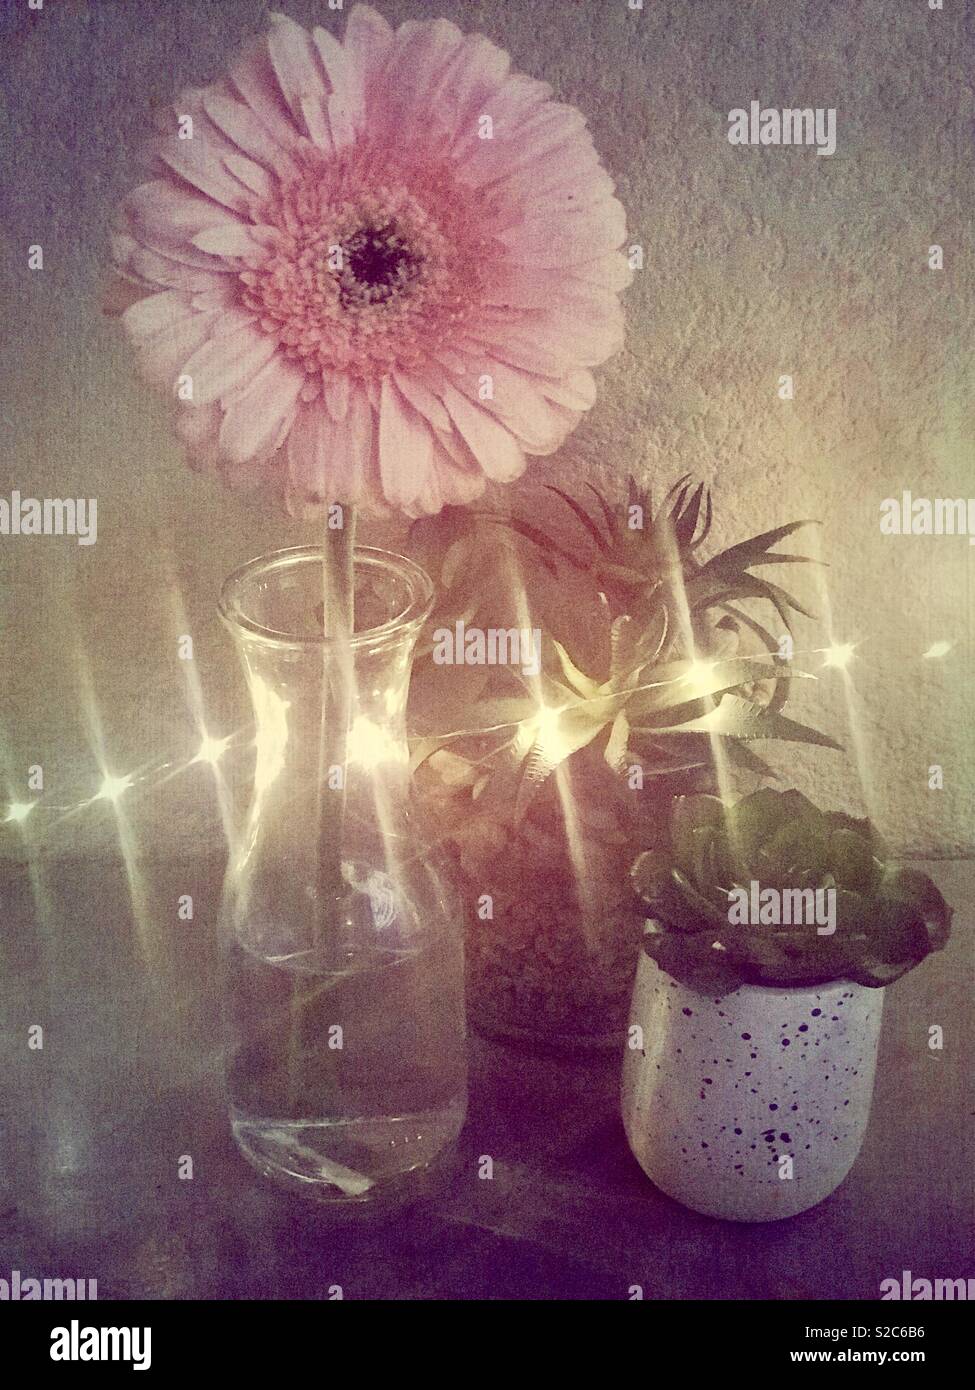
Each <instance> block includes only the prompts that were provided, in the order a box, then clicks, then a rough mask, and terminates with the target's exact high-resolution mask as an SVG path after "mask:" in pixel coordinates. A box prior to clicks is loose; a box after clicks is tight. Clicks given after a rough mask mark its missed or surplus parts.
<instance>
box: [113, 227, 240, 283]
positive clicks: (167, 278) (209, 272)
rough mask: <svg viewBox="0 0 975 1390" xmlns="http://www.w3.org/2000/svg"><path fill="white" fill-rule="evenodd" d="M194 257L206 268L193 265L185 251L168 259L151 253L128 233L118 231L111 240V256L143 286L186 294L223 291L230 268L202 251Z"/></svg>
mask: <svg viewBox="0 0 975 1390" xmlns="http://www.w3.org/2000/svg"><path fill="white" fill-rule="evenodd" d="M193 255H194V256H195V257H196V259H197V260H198V261H201V262H203V261H205V262H207V268H206V269H203V268H202V267H200V266H197V265H194V264H192V263H191V262H190V261H189V257H188V256H187V255H186V253H185V252H184V251H182V250H180V251H174V252H173V253H172V254H171V255H165V256H164V255H161V254H160V253H159V252H158V251H151V250H150V249H149V248H148V247H147V246H143V245H141V243H140V242H138V241H136V239H135V237H133V236H130V235H129V233H128V232H118V233H116V234H115V235H113V237H112V257H113V259H114V261H115V265H116V267H117V268H118V269H119V270H120V271H121V272H122V273H123V274H125V275H128V276H131V277H133V278H134V279H136V280H139V281H141V283H142V284H144V285H147V286H152V287H154V288H155V287H158V288H159V289H167V290H184V291H186V292H187V293H189V292H195V293H201V292H204V291H217V290H220V289H222V288H223V287H224V285H225V280H224V272H225V271H226V270H228V269H229V267H227V266H223V265H219V264H216V263H215V262H214V261H213V259H212V258H211V257H209V256H204V254H203V252H202V251H200V252H193Z"/></svg>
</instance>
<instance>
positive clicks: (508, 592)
mask: <svg viewBox="0 0 975 1390" xmlns="http://www.w3.org/2000/svg"><path fill="white" fill-rule="evenodd" d="M548 491H549V492H550V493H553V494H555V495H556V496H557V497H558V498H559V499H560V501H561V503H562V504H563V505H564V507H565V525H563V526H558V525H557V523H556V525H554V526H552V527H550V529H548V530H547V529H545V527H544V525H543V524H540V523H538V522H537V520H536V519H532V520H529V519H528V517H527V516H525V515H524V514H523V513H522V512H519V513H516V514H515V515H509V514H503V513H490V512H482V513H477V514H472V513H470V512H469V511H467V510H465V509H447V510H446V511H445V512H444V513H442V514H441V515H440V516H438V517H436V518H434V519H432V520H428V519H425V520H423V521H421V522H418V523H417V524H416V526H415V527H414V530H413V533H412V548H413V550H414V552H415V553H416V554H417V558H418V559H419V560H420V562H421V563H422V564H423V565H424V566H425V568H427V569H428V570H429V572H430V573H431V574H432V575H433V577H434V579H435V580H436V581H437V584H438V590H439V595H440V600H439V603H438V608H437V611H436V613H435V615H434V617H433V619H432V620H431V624H430V627H429V629H428V635H429V633H430V632H432V631H434V630H436V629H437V628H438V627H448V628H449V627H451V626H452V625H453V624H454V623H456V622H464V623H466V624H468V625H481V626H483V627H514V626H525V625H527V624H531V625H532V626H537V627H539V628H540V629H541V632H542V656H543V661H542V670H541V672H540V673H539V675H538V676H537V677H534V678H532V679H530V680H529V679H525V678H524V677H523V676H522V675H521V673H520V672H519V671H518V670H517V668H514V667H503V668H502V667H496V668H492V669H488V668H484V667H457V668H452V669H446V668H444V667H436V666H434V665H433V663H432V662H431V660H430V659H429V654H430V651H431V646H432V644H431V643H430V641H429V640H427V642H426V643H425V644H424V643H422V642H421V645H420V649H419V652H418V658H417V662H416V665H415V667H414V678H413V687H412V691H411V707H412V711H413V715H414V730H415V732H416V733H417V734H419V735H421V736H422V737H421V738H420V739H419V741H418V743H417V745H416V750H417V757H416V761H417V763H419V762H421V761H423V760H424V759H425V758H426V757H428V756H430V755H431V754H432V753H433V752H434V751H436V750H438V749H442V748H444V747H446V748H449V749H450V751H451V752H452V753H453V754H454V755H455V756H456V757H460V758H463V757H467V758H468V759H469V787H470V788H471V789H472V792H473V794H474V795H476V796H478V797H480V796H481V795H482V794H485V795H486V796H487V797H488V798H489V799H494V800H495V801H496V803H497V806H498V807H499V808H503V809H506V810H508V811H513V812H514V814H515V815H516V817H517V816H518V815H521V814H522V813H523V812H524V811H525V810H526V808H527V806H528V804H529V802H530V800H531V798H532V797H533V796H534V794H535V792H536V791H537V789H538V788H539V787H540V786H541V785H543V784H544V782H545V781H546V779H547V778H548V776H549V775H550V774H551V772H552V771H553V770H554V769H555V768H557V767H558V766H559V765H560V764H561V763H562V762H564V761H566V760H567V759H569V758H571V757H573V756H574V755H576V754H580V753H581V752H582V750H584V749H589V748H597V749H601V750H602V753H603V756H604V757H605V760H606V762H607V763H608V764H609V765H610V766H611V767H613V768H614V769H616V770H621V769H623V768H625V767H627V766H628V765H629V764H632V762H633V761H638V762H639V763H640V765H641V767H642V768H643V769H644V772H645V775H646V776H651V777H652V776H657V775H660V776H668V777H669V776H673V775H674V774H675V773H684V772H687V773H690V772H692V771H694V770H695V769H697V770H701V769H705V768H707V767H708V766H710V763H711V759H712V757H713V749H714V745H715V742H716V741H717V742H718V743H720V744H722V745H723V746H725V747H726V749H727V752H728V754H729V757H730V758H731V759H732V760H733V761H735V762H738V763H740V764H742V765H744V766H745V767H746V768H748V769H749V770H750V771H753V772H759V773H764V774H769V773H770V771H771V770H770V769H769V768H768V767H767V766H766V765H765V764H764V763H763V762H762V760H761V759H760V758H758V757H757V756H756V755H755V753H754V752H753V751H752V743H753V741H754V740H760V739H785V740H790V741H798V742H806V743H814V744H820V745H822V746H826V747H831V748H835V747H836V746H837V745H836V744H835V743H834V742H833V740H832V739H830V738H828V737H827V736H826V735H824V734H821V733H819V732H818V731H816V730H814V729H810V728H808V727H806V726H804V725H801V724H798V723H796V722H795V721H793V720H790V719H787V718H786V717H785V716H784V715H783V714H782V712H781V710H782V706H783V704H784V702H785V699H786V696H787V692H788V683H789V679H790V678H795V677H801V676H802V674H803V673H801V672H798V671H796V670H795V669H794V668H793V667H792V666H791V665H790V663H788V662H786V661H785V660H783V659H782V657H781V656H780V654H779V643H778V640H777V639H776V638H775V637H773V635H772V633H771V632H770V631H769V630H768V628H767V627H765V626H764V625H763V624H762V623H761V622H760V621H759V620H758V619H757V618H756V617H755V616H754V614H753V613H749V612H746V611H744V610H743V609H742V608H741V607H740V604H741V603H743V602H748V601H751V600H756V599H758V600H765V601H767V602H768V603H770V604H771V605H772V607H773V608H774V609H775V610H776V612H777V613H778V615H779V617H780V620H781V622H782V623H783V624H784V626H785V627H786V628H787V629H788V626H789V622H790V618H791V613H792V612H793V611H797V612H803V613H804V612H805V611H806V610H805V609H804V608H802V606H801V605H800V604H799V602H798V600H797V599H795V598H793V596H792V595H791V594H789V593H788V592H787V591H786V590H784V589H781V588H779V587H778V586H777V585H774V584H772V583H770V581H768V580H766V579H764V578H761V577H759V576H757V575H755V574H753V573H752V569H753V568H756V567H760V566H765V565H770V564H774V563H777V562H778V561H780V560H781V561H784V562H790V563H796V562H798V561H800V560H802V559H803V558H804V557H802V556H793V555H779V554H778V553H776V552H775V551H774V550H773V549H772V547H773V546H774V545H775V544H776V542H777V541H779V540H782V539H784V538H785V537H786V536H788V535H790V534H791V533H792V532H794V531H795V530H797V529H798V527H799V526H801V525H804V524H805V523H802V522H794V523H791V524H789V525H787V526H783V527H780V528H778V529H777V530H775V531H770V532H767V533H766V534H764V535H762V536H758V537H755V538H754V539H753V540H751V541H746V542H744V543H742V544H740V545H736V546H732V547H730V548H729V549H727V550H725V551H723V552H721V553H720V554H718V555H716V556H714V557H713V558H712V559H710V560H708V561H707V562H705V563H702V562H701V561H700V560H699V558H698V552H699V549H700V546H701V545H702V543H703V542H704V541H705V540H706V538H707V536H708V534H709V532H710V528H711V521H712V514H713V509H712V503H711V498H710V494H709V493H708V491H707V490H706V489H705V488H704V486H703V484H701V485H699V486H698V487H696V488H695V487H691V486H690V485H689V483H688V482H687V480H686V479H682V480H681V481H680V482H679V483H678V484H677V485H676V486H675V487H674V488H672V489H671V491H670V492H669V493H668V494H667V497H666V498H665V499H664V502H663V504H662V505H661V507H660V508H659V509H658V510H657V511H656V512H654V510H653V507H652V505H651V499H650V497H649V495H648V493H646V492H641V491H640V490H639V489H637V488H636V486H635V485H634V484H633V483H632V482H631V483H630V490H629V496H628V501H627V502H626V503H625V504H624V506H623V507H622V508H616V509H614V507H613V506H611V505H610V503H609V502H608V501H607V500H606V499H605V498H604V497H603V496H602V495H601V494H600V493H599V492H598V491H597V490H596V489H595V488H592V487H588V485H587V496H588V497H590V498H591V499H595V506H596V509H597V510H596V512H595V514H594V513H593V507H592V503H591V502H590V505H589V506H588V507H586V506H583V504H582V503H581V502H580V501H579V500H578V498H576V497H572V496H570V495H569V494H568V493H565V492H563V491H562V490H561V489H558V488H549V489H548ZM743 641H747V642H750V643H751V644H752V646H753V647H754V648H757V650H754V651H751V652H747V653H743V652H742V651H741V650H740V647H741V644H742V642H743ZM540 710H543V711H544V712H545V718H543V719H540V718H539V712H540ZM475 730H481V731H485V739H484V740H482V741H480V742H478V743H477V744H476V746H475V747H474V748H473V749H472V750H471V751H469V743H470V741H469V740H468V742H467V743H466V744H465V741H464V740H463V739H462V738H460V737H459V736H460V735H461V734H467V735H471V734H473V731H475ZM454 773H455V775H457V776H458V778H459V775H460V774H459V770H458V768H457V767H456V765H455V767H454ZM482 804H486V803H482Z"/></svg>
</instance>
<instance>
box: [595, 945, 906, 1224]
mask: <svg viewBox="0 0 975 1390" xmlns="http://www.w3.org/2000/svg"><path fill="white" fill-rule="evenodd" d="M883 1004H884V999H883V990H880V989H867V988H865V987H864V986H863V985H855V984H852V983H851V982H849V981H841V982H840V983H838V984H830V985H825V986H821V987H819V988H815V989H765V988H759V987H756V986H752V985H743V986H742V987H741V988H740V989H737V990H735V992H734V993H733V994H728V995H725V997H724V998H722V999H718V1000H715V999H712V998H705V997H704V996H702V995H700V994H696V993H695V992H694V991H693V990H690V989H687V988H686V987H685V986H684V985H681V984H678V983H677V981H676V980H672V979H671V977H670V976H669V975H667V974H665V972H664V971H662V970H660V968H659V967H658V966H657V964H656V962H655V961H653V960H651V959H650V958H649V957H648V956H645V955H644V956H641V959H640V967H639V970H638V972H637V978H636V985H635V987H634V993H633V1005H632V1010H631V1015H630V1024H631V1039H630V1042H632V1041H633V1036H632V1025H634V1024H638V1025H639V1027H640V1028H641V1029H642V1050H641V1048H640V1047H639V1045H638V1046H637V1047H632V1046H631V1045H630V1043H628V1044H627V1048H626V1052H625V1058H624V1063H623V1094H622V1102H623V1123H624V1125H625V1126H626V1133H627V1138H628V1139H629V1141H630V1148H631V1149H632V1150H633V1153H634V1154H635V1155H636V1158H637V1160H638V1162H639V1164H640V1166H641V1168H642V1169H643V1170H644V1172H645V1173H646V1174H647V1175H648V1176H649V1177H650V1178H652V1180H653V1181H654V1182H655V1183H656V1185H657V1186H658V1187H659V1188H661V1189H662V1191H664V1192H666V1193H667V1194H668V1196H670V1197H674V1198H675V1199H676V1200H677V1201H678V1202H683V1203H684V1205H685V1206H687V1207H691V1208H693V1210H695V1211H700V1212H703V1213H704V1214H705V1215H706V1216H719V1217H723V1218H725V1219H726V1220H730V1221H777V1220H779V1219H780V1218H781V1217H785V1216H795V1215H796V1213H797V1212H800V1211H805V1210H806V1209H807V1208H808V1207H813V1206H815V1205H816V1203H817V1202H821V1201H822V1200H823V1199H824V1197H828V1196H829V1194H830V1193H831V1192H832V1191H833V1190H834V1189H835V1188H837V1187H838V1186H839V1185H840V1183H841V1182H842V1181H843V1179H844V1178H845V1177H846V1175H847V1173H848V1172H849V1171H850V1168H851V1167H852V1166H853V1162H854V1160H855V1159H856V1156H857V1154H858V1153H859V1152H860V1145H861V1144H862V1142H863V1136H864V1133H865V1132H866V1128H867V1121H868V1119H869V1118H870V1101H871V1097H872V1094H873V1076H874V1067H875V1064H876V1060H877V1043H878V1040H879V1037H880V1020H881V1014H882V1012H883ZM637 1042H638V1044H639V1042H640V1038H639V1037H637ZM783 1158H790V1159H791V1161H792V1165H791V1166H792V1177H791V1178H790V1177H783V1176H780V1172H787V1171H788V1167H789V1165H788V1164H783V1163H782V1161H781V1160H782V1159H783Z"/></svg>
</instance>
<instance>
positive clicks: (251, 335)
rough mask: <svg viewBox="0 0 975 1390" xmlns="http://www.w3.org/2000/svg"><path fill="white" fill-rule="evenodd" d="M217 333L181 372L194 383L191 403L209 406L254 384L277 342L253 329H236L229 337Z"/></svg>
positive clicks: (225, 334)
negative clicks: (231, 393) (251, 383)
mask: <svg viewBox="0 0 975 1390" xmlns="http://www.w3.org/2000/svg"><path fill="white" fill-rule="evenodd" d="M219 327H220V325H219V323H218V324H217V330H218V331H217V332H215V333H214V335H213V336H212V337H211V338H210V339H209V341H208V342H205V343H204V344H203V346H202V347H200V348H197V350H196V352H194V354H193V356H192V357H191V358H190V359H189V361H188V362H187V363H186V365H185V366H184V368H183V372H184V374H185V375H186V376H188V377H190V378H192V381H193V399H194V401H196V403H197V404H198V405H210V404H212V403H213V402H214V401H217V400H219V399H220V397H221V396H226V395H227V394H228V393H229V392H231V391H235V390H238V389H239V388H241V387H243V386H246V385H247V384H248V383H249V382H251V381H253V380H254V378H255V377H256V375H257V373H258V372H259V371H260V369H261V368H262V367H263V366H264V364H265V363H266V362H269V361H270V360H271V358H272V357H273V356H274V354H275V352H276V351H277V347H278V345H277V341H276V339H274V338H273V337H271V336H270V335H269V334H267V333H262V332H261V331H260V330H259V329H255V328H254V327H253V326H252V325H249V324H245V325H244V326H242V327H236V328H234V329H233V331H231V332H229V333H220V332H219Z"/></svg>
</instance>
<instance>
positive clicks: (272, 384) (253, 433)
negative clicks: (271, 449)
mask: <svg viewBox="0 0 975 1390" xmlns="http://www.w3.org/2000/svg"><path fill="white" fill-rule="evenodd" d="M304 380H305V375H304V372H301V371H299V370H298V369H297V368H295V367H293V366H291V364H290V363H288V362H286V361H285V360H284V359H283V358H279V357H274V358H272V359H271V361H270V362H268V363H267V365H266V366H264V367H262V368H261V370H260V371H259V372H258V373H257V375H256V376H255V377H254V379H253V381H251V382H250V383H249V385H248V386H246V387H245V388H244V390H243V391H240V392H238V393H236V394H235V395H234V396H233V397H231V399H230V400H229V402H228V403H227V406H226V411H225V414H224V417H223V424H222V425H221V426H220V448H221V450H222V451H223V453H224V455H225V456H226V458H227V459H228V461H229V462H231V463H243V462H245V461H246V460H247V459H249V458H252V457H254V456H255V455H257V454H259V453H260V452H261V450H262V449H264V448H266V447H268V446H269V445H270V444H271V443H272V442H273V441H274V440H275V438H276V437H277V434H278V432H279V431H280V429H281V426H282V424H283V423H284V421H285V420H286V419H287V418H288V417H289V416H290V414H291V412H292V410H293V409H294V405H295V402H296V401H297V399H298V393H299V391H300V390H301V387H302V384H303V383H304Z"/></svg>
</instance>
